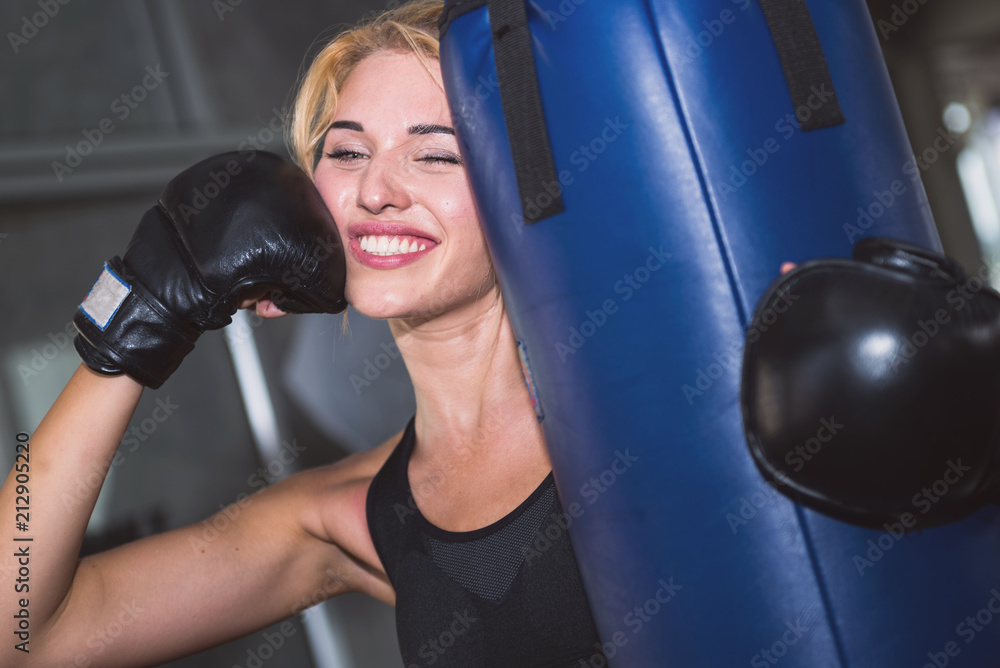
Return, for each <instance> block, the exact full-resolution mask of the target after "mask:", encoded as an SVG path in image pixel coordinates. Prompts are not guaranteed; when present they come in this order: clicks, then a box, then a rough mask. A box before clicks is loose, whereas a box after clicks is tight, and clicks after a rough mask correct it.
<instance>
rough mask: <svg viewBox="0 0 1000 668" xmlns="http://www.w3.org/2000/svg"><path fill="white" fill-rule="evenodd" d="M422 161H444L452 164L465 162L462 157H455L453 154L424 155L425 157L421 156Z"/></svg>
mask: <svg viewBox="0 0 1000 668" xmlns="http://www.w3.org/2000/svg"><path fill="white" fill-rule="evenodd" d="M420 161H421V162H430V163H440V162H444V163H448V164H450V165H461V164H463V163H462V160H461V159H460V158H457V157H455V156H453V155H428V156H424V157H423V158H420Z"/></svg>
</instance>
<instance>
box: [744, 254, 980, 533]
mask: <svg viewBox="0 0 1000 668" xmlns="http://www.w3.org/2000/svg"><path fill="white" fill-rule="evenodd" d="M742 383H743V384H742V390H741V402H742V408H743V420H744V426H745V429H746V436H747V442H748V445H749V447H750V452H751V454H752V456H753V459H754V461H755V463H756V464H757V467H758V468H759V469H760V471H761V472H762V473H763V474H764V475H765V477H766V478H767V479H769V480H771V481H773V482H775V483H776V488H777V489H778V490H779V491H782V492H784V493H785V494H786V495H787V496H789V497H791V498H792V499H793V500H795V501H798V502H800V503H802V504H803V505H806V506H809V507H810V508H813V509H815V510H818V511H820V512H822V513H825V514H828V515H831V516H833V517H836V518H838V519H842V520H845V521H848V522H852V523H856V524H860V525H863V526H869V527H872V528H881V527H882V526H883V525H884V524H885V523H887V522H899V521H900V518H903V519H905V520H908V521H907V522H905V523H903V526H905V528H925V527H928V526H933V525H936V524H943V523H946V522H950V521H953V520H956V519H958V518H961V517H963V516H965V515H967V514H968V513H970V512H972V511H974V510H975V509H977V508H978V507H980V506H982V505H983V504H985V503H986V502H989V501H995V499H996V498H997V490H998V487H1000V486H998V482H1000V481H998V476H1000V462H998V458H1000V411H998V406H1000V295H998V294H997V293H996V292H994V291H993V290H992V289H990V288H989V286H988V285H985V284H984V282H983V281H982V280H980V279H979V278H978V277H975V278H974V279H967V278H966V276H965V275H964V273H963V272H962V269H961V268H960V267H959V266H958V264H956V263H955V262H954V261H952V260H950V259H948V258H946V257H944V256H941V255H939V254H937V253H934V252H932V251H929V250H927V249H924V248H919V247H917V246H914V245H912V244H907V243H904V242H901V241H896V240H893V239H884V238H870V239H864V240H862V241H859V242H858V243H857V244H856V246H855V249H854V259H853V260H841V259H824V260H810V261H809V262H805V263H803V264H801V265H799V266H798V267H797V268H796V269H795V270H793V271H792V272H790V273H788V274H786V275H785V276H783V277H782V278H780V279H779V280H778V281H776V282H775V283H774V284H773V285H772V286H771V287H770V289H769V290H768V292H767V294H765V295H764V297H763V299H761V301H760V304H759V305H758V307H757V311H756V313H755V315H754V319H753V322H752V324H751V327H750V329H749V330H748V337H747V345H746V349H745V353H744V360H743V379H742Z"/></svg>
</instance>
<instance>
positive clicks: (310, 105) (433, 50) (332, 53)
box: [286, 0, 444, 177]
mask: <svg viewBox="0 0 1000 668" xmlns="http://www.w3.org/2000/svg"><path fill="white" fill-rule="evenodd" d="M443 7H444V2H442V0H415V1H414V2H407V3H405V4H403V5H400V6H398V7H394V8H393V9H389V10H387V11H385V12H383V13H382V14H380V15H376V16H373V17H370V18H368V19H365V20H362V21H361V22H360V23H358V24H357V25H355V26H353V27H351V28H349V29H347V30H346V31H344V32H341V33H340V34H339V35H338V36H337V37H335V38H334V39H333V41H331V42H330V43H329V44H327V45H326V46H325V47H323V49H322V50H321V51H320V52H319V53H318V54H317V55H316V58H315V59H313V62H312V64H311V65H310V66H309V69H308V70H307V71H306V73H305V76H303V77H302V78H301V80H300V82H299V86H298V91H297V93H296V95H295V102H294V103H293V105H292V119H291V123H289V125H288V135H287V137H286V140H287V142H288V146H289V153H290V154H291V156H292V158H293V159H294V160H295V161H296V162H297V163H298V165H299V166H300V167H302V169H304V170H305V172H306V173H307V174H309V176H310V177H312V175H313V168H314V166H315V163H314V156H315V155H316V152H317V150H318V149H319V148H320V147H321V144H322V141H323V138H324V136H325V135H326V131H327V129H328V128H329V127H330V122H331V121H332V119H333V116H334V114H335V113H336V111H337V99H338V96H339V94H340V91H341V89H342V88H343V86H344V82H345V81H346V80H347V77H348V75H350V73H351V72H353V71H354V68H355V67H357V65H358V63H360V62H361V61H362V60H364V59H365V58H367V57H368V56H371V55H372V54H374V53H377V52H379V51H401V52H412V53H414V54H416V55H417V57H419V58H420V59H421V60H422V61H423V62H424V64H425V65H427V61H428V59H433V60H438V59H439V42H438V36H439V31H438V18H439V17H440V16H441V9H442V8H443Z"/></svg>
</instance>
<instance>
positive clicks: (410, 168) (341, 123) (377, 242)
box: [315, 52, 495, 318]
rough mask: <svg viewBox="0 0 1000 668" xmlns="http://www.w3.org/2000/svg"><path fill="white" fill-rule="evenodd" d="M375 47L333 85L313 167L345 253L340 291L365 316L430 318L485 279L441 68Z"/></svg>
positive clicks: (486, 268)
mask: <svg viewBox="0 0 1000 668" xmlns="http://www.w3.org/2000/svg"><path fill="white" fill-rule="evenodd" d="M430 63H431V64H432V65H433V67H432V71H433V76H432V75H431V73H429V72H428V71H427V68H426V67H424V65H423V64H422V63H421V62H420V60H419V59H418V58H417V57H416V56H415V55H412V54H401V53H395V52H381V53H377V54H375V55H373V56H370V57H368V58H366V59H365V60H363V61H362V62H361V63H359V64H358V65H357V67H356V68H355V69H354V71H353V72H352V73H351V74H350V75H349V76H348V78H347V81H346V82H345V84H344V87H343V90H342V91H341V94H340V98H339V104H338V108H337V113H336V116H335V118H334V119H333V124H332V126H331V128H330V130H329V131H328V132H327V135H326V139H325V143H324V146H323V155H322V157H321V158H320V161H319V163H318V164H317V166H316V170H315V182H316V187H317V188H318V189H319V192H320V194H322V196H323V199H324V201H325V202H326V205H327V206H328V207H329V209H330V211H331V213H332V214H333V218H334V220H335V221H336V222H337V227H338V229H339V230H340V235H341V238H342V240H343V242H344V248H345V251H346V255H347V300H348V301H349V302H350V303H351V305H352V306H354V308H356V309H357V310H358V311H360V312H361V313H364V314H365V315H368V316H370V317H374V318H402V317H433V316H436V315H439V314H441V313H445V312H448V311H451V310H454V309H456V308H460V307H462V306H464V305H466V304H469V303H471V302H472V301H474V300H475V299H477V298H478V297H479V296H481V295H483V294H484V293H488V292H489V291H490V289H491V288H492V287H493V286H494V280H495V279H494V276H493V272H492V269H491V265H490V261H489V254H488V252H487V249H486V244H485V241H484V239H483V235H482V230H481V227H480V224H479V219H478V216H477V213H476V209H475V205H474V203H473V200H472V192H471V190H470V188H469V182H468V179H467V178H466V175H465V168H464V166H463V164H462V158H461V156H460V155H459V152H458V142H457V140H456V139H455V134H454V130H453V128H452V121H451V114H450V113H449V111H448V105H447V101H446V99H445V95H444V91H443V90H442V88H441V85H440V81H441V79H440V69H439V65H438V63H437V62H436V61H430Z"/></svg>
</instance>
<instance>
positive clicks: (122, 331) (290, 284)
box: [73, 152, 347, 388]
mask: <svg viewBox="0 0 1000 668" xmlns="http://www.w3.org/2000/svg"><path fill="white" fill-rule="evenodd" d="M344 276H345V264H344V249H343V246H342V244H341V241H340V235H339V234H338V232H337V229H336V226H335V224H334V221H333V218H332V217H331V215H330V212H329V210H328V209H327V208H326V205H325V204H324V202H323V200H322V198H321V197H320V194H319V192H318V191H317V190H316V188H315V186H314V185H313V183H312V181H310V180H309V177H308V176H307V175H306V174H305V173H304V172H303V171H302V170H301V169H299V168H298V167H296V166H295V165H293V164H292V163H290V162H288V161H286V160H284V159H282V158H280V157H279V156H277V155H275V154H273V153H267V152H257V153H255V154H254V155H253V157H252V158H251V159H250V160H247V159H246V158H245V157H244V156H243V155H241V154H239V153H224V154H222V155H217V156H214V157H211V158H208V159H206V160H203V161H201V162H199V163H198V164H196V165H194V166H193V167H190V168H188V169H186V170H185V171H183V172H181V173H180V174H179V175H178V176H177V177H175V178H174V179H173V180H172V181H170V183H168V184H167V186H166V188H164V190H163V193H162V195H161V196H160V199H159V201H158V202H157V204H156V206H154V207H153V208H151V209H150V210H149V211H147V212H146V214H145V215H144V216H143V217H142V220H141V221H140V223H139V226H138V228H136V231H135V233H134V234H133V235H132V240H131V241H130V242H129V245H128V248H127V250H126V251H125V254H124V255H123V256H121V257H117V256H116V257H114V258H112V259H111V260H109V261H108V262H107V264H105V266H104V271H103V272H102V273H101V275H100V277H99V278H98V279H97V282H96V283H95V284H94V287H93V288H92V289H91V291H90V293H89V294H88V295H87V297H86V299H85V300H84V301H83V303H82V304H81V305H80V307H79V308H78V309H77V311H76V314H75V315H74V317H73V322H74V324H75V325H76V327H77V329H78V330H79V332H80V334H79V336H77V337H76V339H75V341H74V344H75V346H76V349H77V351H78V352H79V353H80V356H81V357H82V358H83V360H84V362H85V363H86V364H87V365H88V366H89V367H90V368H91V369H94V370H95V371H98V372H100V373H105V374H115V373H125V374H128V375H129V376H131V377H132V378H134V379H135V380H137V381H139V382H140V383H142V384H143V385H147V386H149V387H152V388H157V387H159V386H160V385H162V384H163V382H164V381H165V380H166V379H167V377H168V376H170V374H171V373H173V371H174V370H175V369H176V368H177V367H178V366H179V365H180V363H181V360H183V358H184V356H185V355H187V354H188V353H189V352H190V351H191V350H192V349H193V348H194V343H195V341H196V340H197V339H198V337H199V336H200V335H201V333H202V332H204V331H206V330H209V329H218V328H221V327H224V326H225V325H228V324H229V323H230V322H231V320H232V316H233V314H234V313H236V309H237V306H238V304H239V301H240V299H241V297H242V296H245V295H247V294H248V293H249V292H251V291H256V292H259V291H260V290H261V289H266V290H269V291H270V294H269V296H270V298H271V299H272V301H274V303H275V304H276V305H277V306H278V307H279V308H281V309H282V310H284V311H288V312H293V313H323V312H325V313H338V312H340V311H343V310H344V309H345V308H346V307H347V302H346V301H345V300H344Z"/></svg>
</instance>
